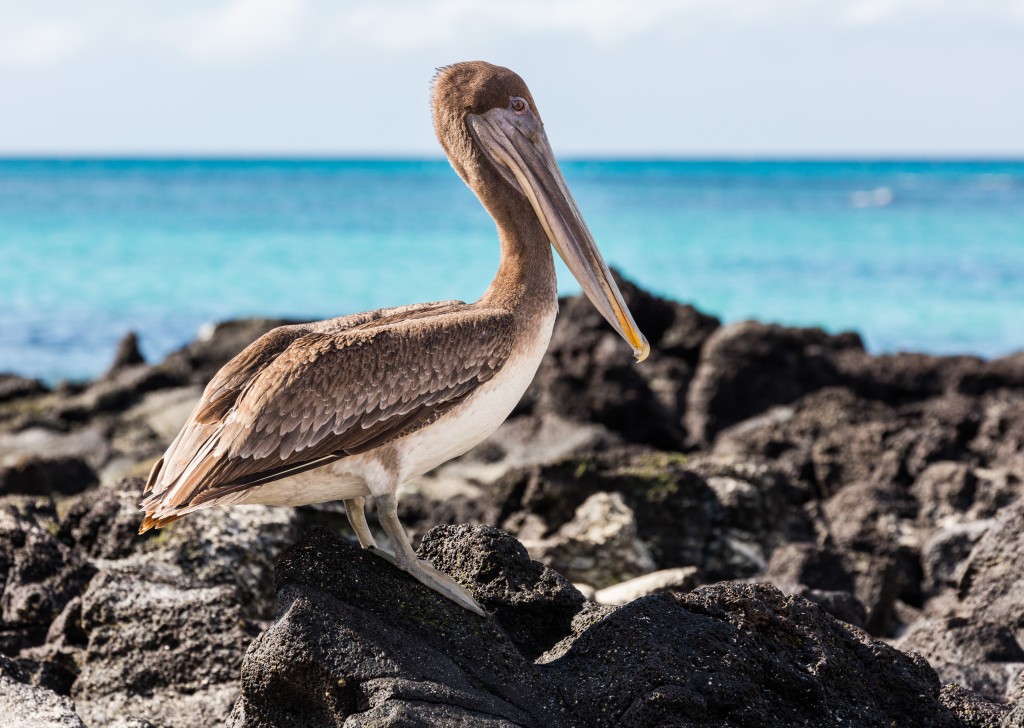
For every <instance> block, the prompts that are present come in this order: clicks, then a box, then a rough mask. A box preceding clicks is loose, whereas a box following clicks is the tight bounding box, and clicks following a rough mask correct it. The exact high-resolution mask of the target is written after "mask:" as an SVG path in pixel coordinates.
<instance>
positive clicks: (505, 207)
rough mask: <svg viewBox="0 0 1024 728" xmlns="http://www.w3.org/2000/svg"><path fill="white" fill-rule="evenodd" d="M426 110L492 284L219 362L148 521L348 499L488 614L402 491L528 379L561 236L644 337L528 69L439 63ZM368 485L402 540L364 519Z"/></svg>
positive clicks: (164, 464) (543, 335) (435, 585)
mask: <svg viewBox="0 0 1024 728" xmlns="http://www.w3.org/2000/svg"><path fill="white" fill-rule="evenodd" d="M432 111H433V119H434V127H435V130H436V132H437V137H438V140H439V141H440V142H441V146H442V147H443V148H444V150H445V153H446V154H447V155H448V159H449V161H450V162H451V165H452V167H454V169H455V171H456V172H457V173H458V174H459V176H460V177H461V178H462V179H463V181H465V183H466V184H467V185H468V186H469V188H470V189H471V190H472V191H473V192H474V193H475V194H476V196H477V198H479V200H480V202H481V203H482V204H483V206H484V207H485V208H486V209H487V211H488V212H489V213H490V215H491V216H492V217H493V218H494V222H495V224H496V226H497V228H498V239H499V241H500V244H501V262H500V264H499V266H498V272H497V274H496V275H495V277H494V280H493V281H492V282H491V284H490V286H489V287H488V288H487V291H486V292H485V293H484V294H483V296H482V297H481V298H480V300H478V301H476V302H475V303H463V302H462V301H440V302H436V303H421V304H413V305H411V306H400V307H397V308H384V309H379V310H377V311H369V312H366V313H359V314H354V315H351V316H342V317H340V318H333V319H329V320H326V321H319V322H316V323H310V324H300V325H295V326H282V327H280V328H276V329H274V330H272V331H270V332H269V333H267V334H265V335H264V336H262V337H260V338H259V339H257V340H256V341H255V342H253V343H252V344H251V345H250V346H249V347H247V348H246V349H245V350H244V351H242V352H241V353H240V354H238V356H236V357H235V358H234V359H232V360H231V361H230V362H228V363H227V364H226V365H225V366H224V368H223V369H221V370H220V371H219V372H218V373H217V374H216V375H215V376H214V377H213V379H212V380H211V381H210V383H209V385H208V386H207V387H206V389H205V391H204V392H203V395H202V398H201V399H200V401H199V403H198V404H197V405H196V407H195V409H194V410H193V411H192V413H191V415H190V416H189V419H188V421H187V422H186V423H185V425H184V427H182V429H181V432H180V433H178V436H177V437H176V438H175V439H174V441H173V442H172V443H171V445H170V447H168V448H167V452H166V453H164V456H163V457H162V458H160V459H159V460H158V461H157V462H156V464H155V465H154V466H153V470H152V472H151V473H150V475H149V480H148V482H147V484H146V490H145V497H144V500H143V502H142V509H143V510H144V511H145V518H144V520H143V522H142V525H141V527H140V528H139V533H144V532H145V531H148V530H149V529H150V528H153V527H156V528H159V527H161V526H165V525H167V524H168V523H171V522H172V521H175V520H177V519H179V518H181V517H182V516H185V515H187V514H189V513H192V512H193V511H197V510H199V509H201V508H208V507H210V506H222V505H234V504H242V503H263V504H270V505H290V506H298V505H304V504H308V503H321V502H325V501H332V500H341V501H343V502H344V504H345V511H346V514H347V515H348V519H349V522H350V523H351V525H352V529H353V530H354V531H355V533H356V536H357V538H358V539H359V543H360V545H361V546H362V547H363V548H364V549H369V550H371V551H372V552H373V553H375V554H377V555H379V556H381V557H383V558H384V559H386V560H387V561H389V562H390V563H392V564H394V565H395V566H397V567H398V568H400V569H402V570H404V571H406V572H408V573H409V574H411V575H412V576H413V577H415V578H416V579H417V580H419V581H420V582H422V583H423V584H425V585H426V586H428V587H430V588H431V589H434V590H435V591H437V592H439V593H440V594H442V595H443V596H445V597H447V598H449V599H451V600H452V601H454V602H455V603H456V604H459V605H461V606H462V607H465V608H466V609H469V610H471V611H473V612H476V613H477V614H480V615H485V612H484V611H483V609H482V608H481V607H480V605H479V604H477V602H476V601H475V600H474V599H473V598H472V597H471V596H470V595H469V593H468V592H467V591H466V590H465V589H464V588H463V587H462V586H460V585H459V584H458V583H457V582H455V581H454V580H453V579H452V578H451V577H449V576H447V575H446V574H444V573H442V572H440V571H438V570H437V569H435V568H434V567H433V566H432V565H431V564H430V563H429V562H427V561H423V560H420V559H418V558H417V556H416V553H415V552H414V551H413V548H412V545H411V544H410V543H409V537H408V536H407V535H406V533H405V529H404V528H403V527H402V524H401V523H400V522H399V519H398V500H397V492H398V489H399V486H401V484H402V483H403V482H404V481H406V480H408V479H409V478H413V477H415V476H417V475H422V474H423V473H426V472H427V471H429V470H431V469H433V468H435V467H437V466H438V465H440V464H441V463H443V462H445V461H447V460H449V459H451V458H453V457H456V456H457V455H461V454H462V453H464V452H466V451H467V450H469V449H470V448H472V447H473V446H474V445H476V444H477V443H479V442H480V441H482V440H483V439H484V438H486V437H487V436H488V435H490V434H491V433H492V432H494V430H496V429H497V427H498V426H499V425H500V424H501V423H502V422H503V421H504V420H505V418H506V417H508V415H509V413H510V412H511V411H512V409H513V407H515V405H516V403H517V402H518V401H519V398H520V397H521V396H522V395H523V392H525V391H526V388H527V386H528V385H529V384H530V381H531V380H532V379H533V376H534V374H535V373H536V371H537V367H538V366H539V365H540V362H541V359H542V358H543V356H544V352H545V350H546V349H547V346H548V341H549V339H550V338H551V330H552V327H553V326H554V321H555V314H556V313H557V311H558V298H557V287H556V280H555V268H554V261H553V258H552V255H551V245H552V244H553V245H554V247H555V249H556V250H557V251H558V253H559V255H561V257H562V259H563V260H564V261H565V263H566V265H567V266H568V268H569V270H570V271H571V272H572V274H573V275H574V276H575V278H576V280H577V281H579V283H580V285H581V286H582V288H583V291H584V292H585V293H586V295H587V296H588V297H589V299H590V300H591V301H592V302H593V304H594V305H595V306H596V307H597V309H598V310H599V311H600V312H601V314H603V316H604V318H605V319H607V320H608V322H609V324H611V326H612V328H613V329H615V331H617V332H618V333H619V335H620V336H622V337H623V338H624V339H625V340H626V342H628V344H629V345H630V346H631V347H632V349H633V354H634V356H635V358H636V359H637V361H643V360H644V359H645V358H646V357H647V355H648V353H649V351H650V346H649V345H648V343H647V340H646V339H645V338H644V336H643V334H641V333H640V330H639V329H638V328H637V325H636V323H635V322H634V321H633V317H632V315H631V314H630V312H629V309H628V308H627V306H626V303H625V302H624V301H623V299H622V294H621V293H620V292H619V289H618V287H617V286H616V284H615V281H614V279H613V278H612V276H611V274H610V273H609V272H608V266H607V265H605V262H604V259H603V258H602V257H601V253H600V252H599V251H598V249H597V245H596V244H595V242H594V239H593V237H591V234H590V231H589V230H588V229H587V226H586V224H585V223H584V222H583V218H582V217H581V215H580V212H579V210H578V209H577V207H576V203H575V202H574V201H573V198H572V195H571V194H570V193H569V188H568V186H567V185H566V183H565V179H564V178H563V177H562V173H561V171H560V169H559V167H558V163H557V162H556V161H555V156H554V153H553V152H552V151H551V145H550V144H549V143H548V139H547V136H546V134H545V132H544V124H543V123H542V121H541V117H540V112H539V111H538V110H537V105H536V103H535V102H534V100H533V96H532V95H531V94H530V91H529V89H527V87H526V84H525V83H524V82H523V80H522V79H521V78H520V77H519V76H518V75H516V74H515V73H513V72H512V71H510V70H509V69H507V68H502V67H500V66H494V65H491V64H489V63H485V62H482V61H476V62H468V63H458V64H455V65H452V66H446V67H444V68H441V69H439V70H438V72H437V75H436V76H435V77H434V83H433V94H432ZM371 495H372V496H373V497H374V498H375V500H376V505H377V513H378V519H379V521H380V525H381V527H382V528H383V530H384V532H385V533H386V534H387V536H388V539H389V540H390V542H391V545H392V548H393V553H389V552H387V551H384V550H382V549H379V548H378V547H377V544H376V543H375V541H374V538H373V535H372V534H371V532H370V529H369V527H368V526H367V523H366V516H365V514H364V511H363V509H364V503H365V498H366V497H367V496H371Z"/></svg>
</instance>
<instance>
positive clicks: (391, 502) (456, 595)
mask: <svg viewBox="0 0 1024 728" xmlns="http://www.w3.org/2000/svg"><path fill="white" fill-rule="evenodd" d="M377 518H378V519H380V525H381V527H382V528H383V529H384V532H385V533H386V534H387V535H388V538H390V539H391V543H392V544H393V545H394V549H395V556H394V559H395V561H394V563H395V566H397V567H398V568H399V569H401V570H402V571H405V572H407V573H409V574H411V575H412V576H413V577H414V578H415V579H416V580H417V581H419V582H420V583H421V584H423V585H425V586H428V587H430V588H431V589H433V590H434V591H436V592H437V593H439V594H441V595H442V596H445V597H447V598H448V599H450V600H452V601H453V602H455V603H456V604H458V605H459V606H460V607H464V608H466V609H468V610H469V611H471V612H476V613H477V614H479V615H480V616H481V617H486V616H487V612H485V611H484V609H483V607H481V606H480V605H479V604H477V603H476V600H475V599H473V597H472V596H470V594H469V592H468V591H466V589H465V588H464V587H463V586H462V585H461V584H459V583H458V582H456V581H455V580H454V579H452V578H451V577H450V576H448V575H447V574H445V573H444V572H442V571H438V570H437V569H435V568H434V567H433V565H432V564H431V563H430V562H429V561H424V560H422V559H420V558H417V556H416V552H415V551H413V550H412V544H411V543H409V537H408V536H407V535H406V533H405V529H404V528H402V524H401V522H400V521H399V520H398V498H397V497H396V496H395V494H394V493H389V494H388V495H382V496H378V498H377ZM374 553H381V552H380V550H379V549H374ZM382 555H383V554H382Z"/></svg>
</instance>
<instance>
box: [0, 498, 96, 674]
mask: <svg viewBox="0 0 1024 728" xmlns="http://www.w3.org/2000/svg"><path fill="white" fill-rule="evenodd" d="M56 530H57V525H56V513H55V512H54V511H53V509H52V505H49V504H46V503H44V504H43V505H42V506H41V507H39V508H36V507H35V506H33V505H30V506H28V507H23V508H19V507H17V506H15V505H12V504H7V505H4V506H0V585H2V593H0V630H2V633H0V634H2V651H3V652H6V653H8V654H16V653H17V652H18V651H20V650H21V649H24V648H26V647H29V646H33V645H38V644H41V643H42V642H43V640H44V638H45V636H46V632H47V630H48V629H49V626H50V623H51V622H52V621H53V619H54V617H56V616H57V614H58V613H59V612H60V611H61V610H62V609H64V607H65V605H66V604H67V603H68V602H69V601H70V600H71V599H72V598H73V597H74V596H75V595H77V594H79V593H80V592H81V591H82V589H83V588H84V587H85V585H86V584H87V583H88V582H89V580H90V579H91V578H92V577H93V575H94V574H95V573H96V568H95V567H94V566H93V565H92V564H91V563H89V562H88V561H86V560H84V559H83V558H82V557H81V556H80V555H79V554H77V553H75V551H74V550H72V549H69V548H68V547H67V546H65V545H64V544H63V543H61V542H60V541H59V540H58V539H57V538H55V537H54V535H53V532H55V531H56Z"/></svg>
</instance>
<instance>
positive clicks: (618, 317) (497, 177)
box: [433, 61, 651, 361]
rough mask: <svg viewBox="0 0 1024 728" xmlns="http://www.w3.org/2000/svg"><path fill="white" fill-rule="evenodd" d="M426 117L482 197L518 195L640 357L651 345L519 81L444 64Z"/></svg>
mask: <svg viewBox="0 0 1024 728" xmlns="http://www.w3.org/2000/svg"><path fill="white" fill-rule="evenodd" d="M433 112H434V127H435V129H436V131H437V137H438V139H439V140H440V142H441V146H443V147H444V150H445V152H446V153H447V154H448V159H449V160H451V163H452V166H453V167H454V168H455V171H456V172H458V173H459V176H461V177H462V179H464V180H465V181H466V183H467V184H469V186H470V187H472V188H473V189H474V190H475V191H476V192H477V194H478V195H480V196H481V198H482V199H483V198H484V197H485V195H494V194H495V192H494V190H493V188H494V187H495V186H500V187H501V190H500V191H499V192H498V193H496V194H498V195H502V194H510V195H517V196H520V197H522V198H524V199H525V200H526V201H527V202H528V203H529V206H530V207H531V208H532V209H533V212H534V214H535V215H536V216H537V219H538V220H539V221H540V224H541V226H542V227H543V228H544V230H545V232H546V233H547V236H548V239H549V240H550V241H551V243H552V245H554V247H555V250H557V251H558V254H559V255H560V256H561V257H562V260H564V261H565V264H566V265H567V266H568V268H569V270H570V271H572V274H573V276H575V277H576V280H577V281H579V283H580V285H581V286H582V287H583V291H584V293H586V294H587V297H588V298H589V299H590V300H591V302H592V303H593V304H594V306H595V307H597V310H598V311H600V312H601V315H603V316H604V317H605V319H607V320H608V323H610V324H611V325H612V328H614V329H615V330H616V331H617V332H619V335H620V336H622V338H623V339H625V340H626V341H627V342H628V343H629V345H630V346H631V347H632V348H633V355H634V356H635V357H636V360H637V361H643V360H644V359H646V358H647V355H648V354H649V353H650V350H651V347H650V344H648V343H647V339H646V338H645V337H644V335H643V334H642V333H640V330H639V329H638V328H637V326H636V322H634V321H633V316H632V314H630V312H629V308H627V306H626V303H625V301H623V300H622V293H621V292H620V291H619V287H618V286H617V285H616V284H615V280H614V279H613V278H612V276H611V273H610V272H609V271H608V266H607V265H606V264H605V262H604V258H602V257H601V253H600V251H599V250H598V249H597V244H596V243H595V242H594V238H593V237H592V236H591V234H590V230H588V229H587V224H586V223H585V222H583V217H582V216H581V215H580V212H579V210H578V209H577V207H576V202H575V201H574V200H573V199H572V195H571V194H570V193H569V187H568V185H566V183H565V179H564V178H563V177H562V171H561V170H560V169H559V168H558V162H557V161H555V155H554V153H553V152H552V151H551V145H550V144H549V143H548V138H547V135H546V134H545V133H544V123H543V122H542V121H541V118H540V112H539V111H538V110H537V106H536V104H535V103H534V101H533V96H532V95H531V94H530V90H529V89H528V88H527V87H526V84H525V83H523V79H521V78H519V76H517V75H516V74H515V73H513V72H512V71H510V70H508V69H507V68H502V67H501V66H493V65H491V64H490V63H484V62H483V61H473V62H469V63H457V64H455V65H452V66H446V67H444V68H442V69H440V70H439V71H438V74H437V76H436V78H435V79H434V98H433ZM484 201H485V204H487V200H484Z"/></svg>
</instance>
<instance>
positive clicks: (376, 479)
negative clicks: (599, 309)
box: [239, 298, 558, 506]
mask: <svg viewBox="0 0 1024 728" xmlns="http://www.w3.org/2000/svg"><path fill="white" fill-rule="evenodd" d="M550 304H551V305H550V306H549V307H547V308H548V309H549V310H548V311H545V312H544V314H543V315H542V316H540V317H538V318H539V320H538V321H537V322H536V324H534V326H532V327H529V328H525V329H524V330H523V332H522V333H523V337H524V339H527V341H525V342H524V346H523V347H522V348H519V349H518V350H517V352H516V354H515V356H513V357H510V359H509V361H508V362H506V364H505V366H503V367H502V368H501V370H500V371H499V372H498V373H497V374H495V376H494V378H493V379H491V380H490V381H489V382H487V383H486V384H483V385H481V386H480V388H479V389H478V390H477V391H476V392H474V393H473V394H472V395H471V396H470V397H469V398H467V400H466V403H465V404H464V405H462V406H460V407H458V408H456V409H454V410H452V411H451V412H448V413H447V414H444V415H442V416H441V417H440V418H439V419H438V420H437V422H435V423H434V424H432V425H430V426H428V427H424V428H423V429H420V430H417V431H416V432H414V433H412V434H410V435H406V436H405V437H403V438H401V439H399V440H396V441H395V442H393V443H389V444H386V445H382V446H381V447H379V448H376V449H374V450H371V451H370V452H366V453H361V454H358V455H351V456H349V457H347V458H344V459H341V460H337V461H335V462H333V463H330V464H328V465H324V466H322V467H320V468H317V469H315V470H307V471H305V472H302V473H299V474H297V475H293V476H290V477H287V478H284V479H281V480H276V481H273V482H271V483H268V484H266V485H263V486H261V487H259V488H257V489H255V490H254V491H253V492H252V493H251V494H250V495H248V496H247V497H245V498H244V500H240V501H239V503H263V504H266V505H274V506H299V505H305V504H307V503H322V502H325V501H333V500H347V499H350V498H358V497H360V496H368V495H381V493H374V492H372V491H371V486H370V484H371V483H380V482H391V480H392V479H390V478H387V477H383V476H384V475H385V474H386V473H387V471H389V470H391V469H394V471H397V475H396V477H395V478H394V479H393V480H394V481H397V482H398V483H404V482H405V481H407V480H410V479H411V478H415V477H416V476H417V475H423V474H424V473H427V472H429V471H431V470H433V469H434V468H436V467H437V466H438V465H441V464H442V463H445V462H447V461H449V460H451V459H452V458H455V457H458V456H459V455H462V454H463V453H465V452H467V451H469V450H470V449H471V448H473V447H474V446H475V445H477V444H479V443H480V442H482V441H483V440H484V439H486V438H487V436H488V435H490V434H491V433H492V432H494V431H495V430H496V429H498V426H499V425H500V424H501V423H502V422H504V421H505V419H506V418H507V417H508V416H509V414H511V412H512V410H513V409H514V408H515V406H516V404H517V403H518V402H519V400H520V399H521V398H522V396H523V394H524V393H525V392H526V389H527V387H529V386H530V382H532V381H533V377H534V375H535V374H536V373H537V367H539V366H540V362H541V359H543V358H544V353H545V351H546V350H547V346H548V341H549V340H550V339H551V330H552V328H553V327H554V323H555V313H556V312H557V310H558V301H557V299H555V298H552V300H551V302H550ZM514 348H515V347H514Z"/></svg>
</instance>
